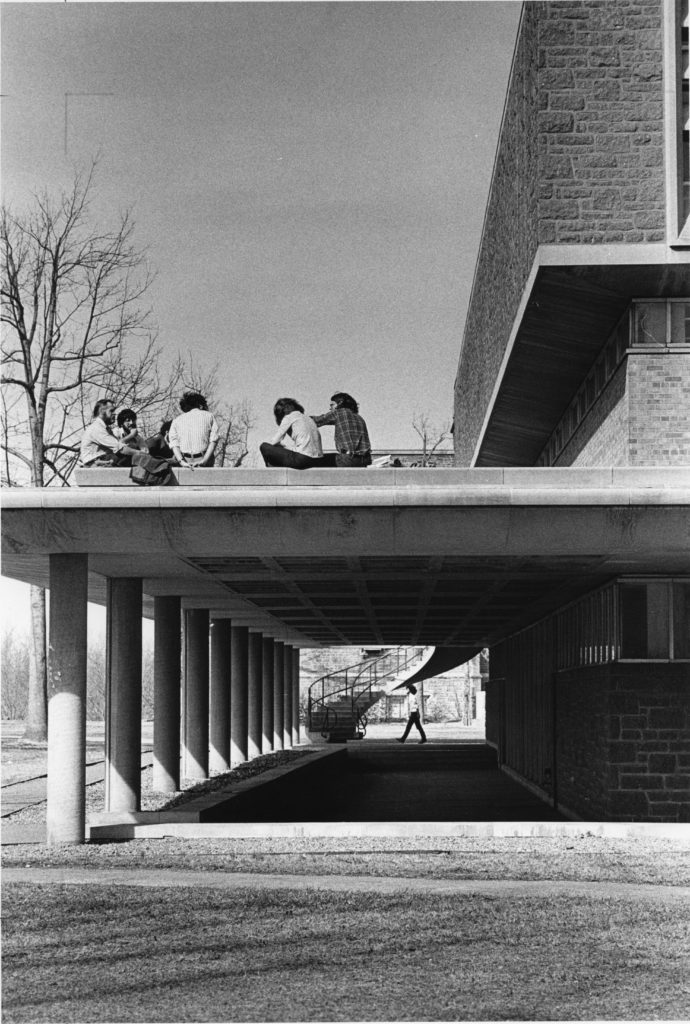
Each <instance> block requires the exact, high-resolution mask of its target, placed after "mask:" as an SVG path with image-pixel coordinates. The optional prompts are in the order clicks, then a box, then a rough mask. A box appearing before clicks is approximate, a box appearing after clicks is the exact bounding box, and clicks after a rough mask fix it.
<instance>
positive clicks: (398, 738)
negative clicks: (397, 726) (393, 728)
mask: <svg viewBox="0 0 690 1024" xmlns="http://www.w3.org/2000/svg"><path fill="white" fill-rule="evenodd" d="M396 742H398V743H404V742H405V740H401V739H400V737H399V736H397V737H396Z"/></svg>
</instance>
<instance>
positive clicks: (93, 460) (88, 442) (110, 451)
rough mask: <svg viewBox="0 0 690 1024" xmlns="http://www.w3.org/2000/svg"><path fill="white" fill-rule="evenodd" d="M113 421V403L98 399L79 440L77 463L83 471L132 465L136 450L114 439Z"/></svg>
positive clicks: (106, 399)
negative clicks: (90, 418)
mask: <svg viewBox="0 0 690 1024" xmlns="http://www.w3.org/2000/svg"><path fill="white" fill-rule="evenodd" d="M114 420H115V405H114V403H113V402H112V401H111V400H110V399H109V398H101V399H99V400H98V401H97V402H96V404H95V406H94V409H93V420H92V421H91V423H89V425H88V427H87V428H86V430H85V431H84V434H83V436H82V439H81V447H80V451H79V462H80V464H81V465H82V466H83V467H84V468H85V469H87V468H91V467H100V466H131V465H132V456H133V455H135V454H136V453H137V451H138V449H137V448H133V447H131V446H130V445H129V444H126V443H125V442H124V441H123V440H120V439H119V438H117V437H115V434H114V433H113V422H114Z"/></svg>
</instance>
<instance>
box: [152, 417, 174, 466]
mask: <svg viewBox="0 0 690 1024" xmlns="http://www.w3.org/2000/svg"><path fill="white" fill-rule="evenodd" d="M171 423H172V420H163V422H162V423H161V425H160V428H159V430H158V433H157V434H152V435H151V437H147V438H146V447H147V448H148V450H149V455H153V457H154V459H167V461H168V462H171V461H173V460H174V458H175V456H174V455H173V450H172V448H171V447H170V445H169V444H168V434H169V433H170V425H171Z"/></svg>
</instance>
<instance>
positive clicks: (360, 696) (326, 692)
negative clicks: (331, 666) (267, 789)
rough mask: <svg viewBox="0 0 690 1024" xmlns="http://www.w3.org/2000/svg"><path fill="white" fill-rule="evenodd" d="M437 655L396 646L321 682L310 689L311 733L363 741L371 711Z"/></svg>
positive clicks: (428, 649)
mask: <svg viewBox="0 0 690 1024" xmlns="http://www.w3.org/2000/svg"><path fill="white" fill-rule="evenodd" d="M433 652H434V648H433V647H394V648H390V649H389V650H387V651H385V652H383V653H382V654H380V655H378V656H377V657H370V658H365V659H364V660H363V661H360V662H357V664H355V665H350V666H348V667H347V668H344V669H338V670H336V671H335V672H330V673H329V674H328V675H325V676H322V677H321V678H320V679H317V680H316V682H314V683H312V685H311V686H310V687H309V700H308V708H307V714H308V718H307V725H308V729H309V731H310V732H312V733H318V734H320V735H321V736H322V737H323V738H324V739H325V740H326V741H327V742H328V743H347V741H348V740H361V739H363V738H364V736H365V735H366V731H367V711H368V710H369V708H371V707H372V706H373V705H374V704H376V703H377V701H379V700H381V698H382V697H385V696H386V695H387V694H388V693H390V691H391V690H393V689H395V688H396V687H397V686H400V684H401V683H403V682H404V681H405V679H407V678H409V677H410V676H412V675H413V674H414V673H415V672H416V671H417V670H418V669H419V668H421V666H422V665H423V664H424V663H425V661H426V660H428V659H429V658H430V657H431V655H432V654H433Z"/></svg>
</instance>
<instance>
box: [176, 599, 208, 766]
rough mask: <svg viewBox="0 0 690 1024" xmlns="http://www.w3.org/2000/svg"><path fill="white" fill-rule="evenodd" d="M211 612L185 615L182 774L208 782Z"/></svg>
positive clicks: (191, 611) (194, 610)
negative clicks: (209, 632)
mask: <svg viewBox="0 0 690 1024" xmlns="http://www.w3.org/2000/svg"><path fill="white" fill-rule="evenodd" d="M208 623H209V619H208V609H207V608H189V609H187V610H186V611H185V614H184V728H183V734H184V735H183V749H182V774H183V775H184V777H185V778H186V779H207V778H208V689H209V687H208V629H209V625H208Z"/></svg>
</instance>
